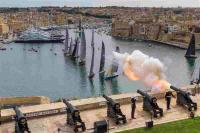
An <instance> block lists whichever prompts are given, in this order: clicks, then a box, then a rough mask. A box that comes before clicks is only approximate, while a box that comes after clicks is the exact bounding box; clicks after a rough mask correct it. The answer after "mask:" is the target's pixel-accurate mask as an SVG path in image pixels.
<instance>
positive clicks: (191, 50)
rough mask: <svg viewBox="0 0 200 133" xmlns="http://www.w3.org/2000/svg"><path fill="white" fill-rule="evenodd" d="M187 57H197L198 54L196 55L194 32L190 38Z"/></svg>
mask: <svg viewBox="0 0 200 133" xmlns="http://www.w3.org/2000/svg"><path fill="white" fill-rule="evenodd" d="M185 57H187V58H196V56H195V35H194V34H192V37H191V39H190V43H189V46H188V49H187V52H186V54H185Z"/></svg>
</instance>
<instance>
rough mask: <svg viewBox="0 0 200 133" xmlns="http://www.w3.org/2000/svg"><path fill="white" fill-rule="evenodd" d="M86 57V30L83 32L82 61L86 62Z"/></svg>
mask: <svg viewBox="0 0 200 133" xmlns="http://www.w3.org/2000/svg"><path fill="white" fill-rule="evenodd" d="M85 57H86V39H85V33H84V30H82V32H81V46H80V62H81V63H84V62H85Z"/></svg>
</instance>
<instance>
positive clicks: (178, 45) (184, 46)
mask: <svg viewBox="0 0 200 133" xmlns="http://www.w3.org/2000/svg"><path fill="white" fill-rule="evenodd" d="M113 37H114V38H115V39H120V40H129V41H143V42H147V43H155V44H159V45H160V44H161V45H168V46H172V47H176V48H180V49H184V50H186V49H187V48H188V44H186V43H181V42H175V41H167V42H165V41H160V40H154V39H144V38H139V37H134V38H133V37H120V36H113ZM196 50H200V45H196Z"/></svg>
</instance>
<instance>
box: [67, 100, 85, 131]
mask: <svg viewBox="0 0 200 133" xmlns="http://www.w3.org/2000/svg"><path fill="white" fill-rule="evenodd" d="M63 102H64V103H65V105H66V106H67V108H66V111H67V124H68V125H70V126H74V132H75V133H76V132H78V131H79V128H81V129H82V131H85V130H86V127H85V123H84V122H83V121H82V119H81V117H80V111H79V110H78V109H77V108H76V107H74V106H73V105H72V104H71V103H69V102H68V101H67V100H66V99H63Z"/></svg>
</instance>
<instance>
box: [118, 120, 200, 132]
mask: <svg viewBox="0 0 200 133" xmlns="http://www.w3.org/2000/svg"><path fill="white" fill-rule="evenodd" d="M120 133H200V117H196V118H193V119H186V120H180V121H176V122H170V123H165V124H161V125H155V126H154V127H153V128H151V129H147V128H138V129H133V130H128V131H123V132H120Z"/></svg>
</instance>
